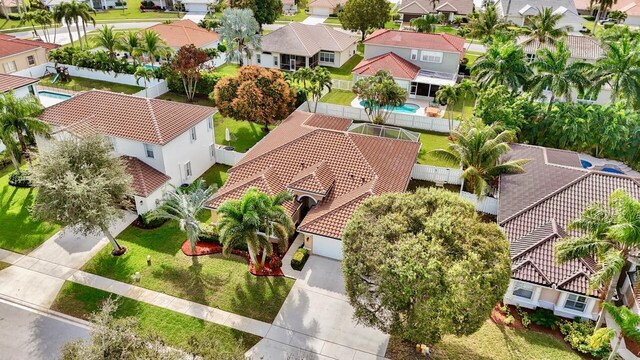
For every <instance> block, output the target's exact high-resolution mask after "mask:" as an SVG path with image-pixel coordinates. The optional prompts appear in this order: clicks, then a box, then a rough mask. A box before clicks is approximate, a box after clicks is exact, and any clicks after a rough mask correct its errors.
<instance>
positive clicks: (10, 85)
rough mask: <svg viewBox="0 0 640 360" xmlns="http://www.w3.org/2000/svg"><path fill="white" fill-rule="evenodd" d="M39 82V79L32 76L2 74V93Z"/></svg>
mask: <svg viewBox="0 0 640 360" xmlns="http://www.w3.org/2000/svg"><path fill="white" fill-rule="evenodd" d="M37 82H38V79H34V78H30V77H25V76H16V75H8V74H0V93H5V92H7V91H10V90H15V89H18V88H21V87H23V86H27V85H30V84H34V83H37Z"/></svg>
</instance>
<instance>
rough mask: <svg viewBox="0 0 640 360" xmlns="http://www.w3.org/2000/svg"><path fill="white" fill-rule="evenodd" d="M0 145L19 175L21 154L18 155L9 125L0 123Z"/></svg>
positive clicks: (17, 147)
mask: <svg viewBox="0 0 640 360" xmlns="http://www.w3.org/2000/svg"><path fill="white" fill-rule="evenodd" d="M0 143H2V144H4V146H5V150H4V151H6V152H7V154H9V158H10V159H11V163H12V164H13V167H14V169H15V170H16V172H18V173H20V161H21V160H22V154H21V153H20V147H19V145H18V143H16V141H15V138H14V133H13V129H12V128H11V127H10V126H9V123H5V122H0Z"/></svg>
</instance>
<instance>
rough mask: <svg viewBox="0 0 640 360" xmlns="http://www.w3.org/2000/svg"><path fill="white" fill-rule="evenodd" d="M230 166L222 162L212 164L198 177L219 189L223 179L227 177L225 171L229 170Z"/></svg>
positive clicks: (225, 179) (223, 181)
mask: <svg viewBox="0 0 640 360" xmlns="http://www.w3.org/2000/svg"><path fill="white" fill-rule="evenodd" d="M230 168H231V166H227V165H224V164H214V165H213V166H212V167H210V168H209V170H207V171H205V172H204V174H202V176H200V177H201V178H202V179H204V181H205V182H206V183H207V185H208V186H211V185H216V186H217V187H218V189H219V188H221V187H222V185H224V183H225V181H227V178H228V177H229V175H228V174H227V171H229V169H230Z"/></svg>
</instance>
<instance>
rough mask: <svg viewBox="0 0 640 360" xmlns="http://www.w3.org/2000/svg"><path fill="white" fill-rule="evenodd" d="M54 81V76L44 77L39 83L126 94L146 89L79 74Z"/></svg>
mask: <svg viewBox="0 0 640 360" xmlns="http://www.w3.org/2000/svg"><path fill="white" fill-rule="evenodd" d="M51 81H53V77H43V78H41V79H40V82H39V84H40V85H43V86H49V87H55V88H60V89H66V90H72V91H87V90H92V89H96V90H106V91H113V92H116V93H125V94H135V93H137V92H139V91H141V90H144V87H142V86H133V85H125V84H118V83H113V82H108V81H101V80H94V79H88V78H82V77H77V76H72V77H71V80H69V81H67V82H64V81H61V80H59V81H56V82H55V83H53V84H52V83H51Z"/></svg>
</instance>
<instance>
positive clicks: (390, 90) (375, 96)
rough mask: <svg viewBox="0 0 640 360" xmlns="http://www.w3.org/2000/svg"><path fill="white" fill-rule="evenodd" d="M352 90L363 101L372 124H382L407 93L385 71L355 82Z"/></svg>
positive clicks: (402, 102)
mask: <svg viewBox="0 0 640 360" xmlns="http://www.w3.org/2000/svg"><path fill="white" fill-rule="evenodd" d="M352 90H353V92H354V93H355V94H356V95H358V98H360V100H362V101H364V104H365V105H364V109H365V112H366V113H367V117H368V118H369V120H370V121H371V122H372V123H374V124H383V123H384V122H385V121H386V120H387V119H388V118H389V116H390V115H391V111H393V109H394V108H396V107H398V106H401V105H402V104H404V102H405V100H406V99H407V91H406V90H405V89H403V88H402V87H401V86H399V85H398V84H397V83H396V81H395V80H394V79H393V77H392V76H391V74H389V72H387V71H386V70H380V71H378V72H377V73H376V74H375V75H373V76H369V77H366V78H363V79H360V80H358V81H356V83H355V84H354V85H353V89H352Z"/></svg>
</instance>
